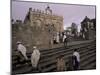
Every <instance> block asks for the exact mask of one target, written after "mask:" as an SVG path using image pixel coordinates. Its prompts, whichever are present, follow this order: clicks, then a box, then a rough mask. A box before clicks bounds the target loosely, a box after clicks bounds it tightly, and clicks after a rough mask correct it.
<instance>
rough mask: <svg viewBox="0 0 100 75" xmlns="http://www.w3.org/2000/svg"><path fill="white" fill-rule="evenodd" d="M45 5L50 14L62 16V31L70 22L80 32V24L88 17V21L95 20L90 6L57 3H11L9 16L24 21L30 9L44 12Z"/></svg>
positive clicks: (93, 11) (93, 8)
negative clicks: (50, 11)
mask: <svg viewBox="0 0 100 75" xmlns="http://www.w3.org/2000/svg"><path fill="white" fill-rule="evenodd" d="M47 5H49V6H50V8H51V9H52V13H53V14H56V15H59V16H63V18H64V20H63V24H64V29H65V28H66V27H69V26H71V24H72V22H74V23H76V24H77V26H78V30H80V22H81V21H82V20H83V19H84V18H85V16H88V17H89V18H90V19H93V18H95V6H93V5H92V6H90V5H73V4H57V3H37V2H31V1H30V2H28V1H26V2H25V1H12V8H11V13H12V14H11V16H12V18H13V19H14V20H17V19H19V20H22V21H24V19H25V16H26V14H27V12H28V10H29V8H30V7H32V9H34V8H35V9H41V10H44V11H45V8H46V7H47Z"/></svg>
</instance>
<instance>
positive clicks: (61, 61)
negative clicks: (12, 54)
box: [17, 37, 80, 71]
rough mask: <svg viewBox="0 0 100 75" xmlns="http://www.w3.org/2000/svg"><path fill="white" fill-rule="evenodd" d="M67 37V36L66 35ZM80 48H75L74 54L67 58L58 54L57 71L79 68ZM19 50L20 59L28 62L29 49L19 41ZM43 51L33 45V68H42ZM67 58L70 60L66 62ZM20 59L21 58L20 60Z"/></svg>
mask: <svg viewBox="0 0 100 75" xmlns="http://www.w3.org/2000/svg"><path fill="white" fill-rule="evenodd" d="M65 38H66V37H65ZM78 50H79V49H74V51H73V54H72V56H70V57H69V59H65V58H64V56H65V55H63V54H61V55H58V57H57V58H56V60H57V62H56V63H57V65H56V70H57V71H66V70H79V68H80V54H79V52H78ZM17 51H18V52H19V54H20V56H19V57H21V58H20V59H22V58H23V59H24V60H23V61H24V62H25V63H26V64H28V62H27V61H28V59H29V58H28V57H27V54H26V52H27V49H26V47H25V46H24V45H23V44H22V42H17ZM40 57H41V53H40V51H39V49H38V48H37V47H36V46H33V52H32V53H31V65H32V70H33V71H34V70H40V67H39V61H40ZM65 60H69V61H68V62H66V61H65ZM18 61H19V60H18ZM19 62H20V61H19Z"/></svg>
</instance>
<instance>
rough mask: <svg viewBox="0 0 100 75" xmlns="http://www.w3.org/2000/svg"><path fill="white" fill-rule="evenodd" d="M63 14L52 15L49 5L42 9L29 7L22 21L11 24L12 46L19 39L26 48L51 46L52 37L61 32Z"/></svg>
mask: <svg viewBox="0 0 100 75" xmlns="http://www.w3.org/2000/svg"><path fill="white" fill-rule="evenodd" d="M63 31H64V30H63V16H59V15H54V14H53V11H52V10H51V8H50V7H49V6H47V8H46V9H45V10H44V11H43V10H39V9H32V8H29V10H28V12H27V14H26V17H25V19H24V22H22V21H19V20H17V21H16V22H15V23H13V24H12V48H13V49H14V48H16V42H17V41H21V42H22V43H23V44H25V46H26V47H27V48H29V49H30V48H32V46H34V45H36V46H38V47H39V48H42V47H47V48H48V47H52V45H53V38H54V37H55V36H57V35H58V33H61V32H63Z"/></svg>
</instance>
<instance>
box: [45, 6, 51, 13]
mask: <svg viewBox="0 0 100 75" xmlns="http://www.w3.org/2000/svg"><path fill="white" fill-rule="evenodd" d="M45 11H46V14H52V10H51V9H50V6H49V5H47V8H46V9H45Z"/></svg>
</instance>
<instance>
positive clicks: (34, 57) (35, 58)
mask: <svg viewBox="0 0 100 75" xmlns="http://www.w3.org/2000/svg"><path fill="white" fill-rule="evenodd" d="M39 59H40V51H39V50H38V49H37V48H36V46H34V47H33V53H32V55H31V64H32V67H33V68H32V70H37V69H39V66H38V62H39Z"/></svg>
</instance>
